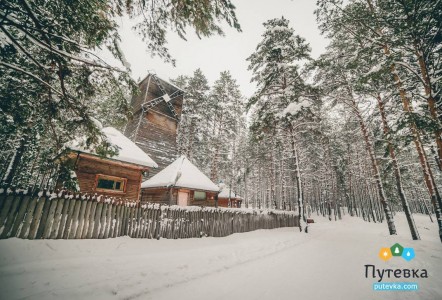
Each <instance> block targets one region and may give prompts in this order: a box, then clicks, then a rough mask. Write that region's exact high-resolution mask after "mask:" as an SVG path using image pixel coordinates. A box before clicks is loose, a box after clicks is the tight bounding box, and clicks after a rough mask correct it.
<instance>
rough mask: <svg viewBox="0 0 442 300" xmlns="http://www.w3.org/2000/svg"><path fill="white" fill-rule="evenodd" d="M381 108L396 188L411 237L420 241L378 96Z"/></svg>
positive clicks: (378, 96)
mask: <svg viewBox="0 0 442 300" xmlns="http://www.w3.org/2000/svg"><path fill="white" fill-rule="evenodd" d="M376 99H377V101H378V106H379V112H380V114H381V119H382V125H383V131H384V137H385V138H386V139H387V143H388V152H389V153H390V158H391V162H392V165H393V173H394V177H395V180H396V188H397V190H398V194H399V198H400V199H401V204H402V208H403V209H404V212H405V216H406V217H407V222H408V227H410V232H411V237H412V238H413V240H420V236H419V232H418V230H417V227H416V224H415V223H414V219H413V216H412V214H411V210H410V206H409V205H408V200H407V198H406V197H405V193H404V188H403V185H402V176H401V171H400V169H399V165H398V161H397V158H396V153H395V151H394V148H393V144H392V143H391V141H390V138H389V133H390V128H389V126H388V123H387V118H386V116H385V107H384V103H383V102H382V99H381V95H379V94H378V95H377V97H376Z"/></svg>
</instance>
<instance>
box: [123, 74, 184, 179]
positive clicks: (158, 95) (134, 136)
mask: <svg viewBox="0 0 442 300" xmlns="http://www.w3.org/2000/svg"><path fill="white" fill-rule="evenodd" d="M139 86H140V90H141V93H140V94H138V95H136V96H134V97H133V98H132V100H131V105H132V109H133V118H132V120H131V121H129V123H128V124H127V126H126V129H125V131H124V134H125V135H126V136H127V137H128V138H129V139H131V140H132V141H133V142H134V143H136V144H137V146H138V147H140V148H141V149H142V150H143V151H144V152H146V153H147V154H148V155H149V156H150V157H151V158H152V159H153V160H154V161H155V162H156V163H157V164H158V169H152V170H151V172H150V174H151V175H155V174H156V173H158V172H159V171H161V170H162V169H164V168H165V167H166V166H168V165H169V164H171V163H172V162H173V161H174V160H175V159H176V158H177V157H178V155H179V153H178V148H177V142H176V139H177V129H178V123H179V120H180V116H181V111H182V107H183V96H184V91H183V90H182V89H180V88H179V87H177V86H175V85H173V84H172V83H170V82H167V81H165V80H163V79H161V78H159V77H158V76H157V75H155V74H153V73H150V74H148V75H147V76H146V78H144V79H143V80H142V81H141V82H140V83H139Z"/></svg>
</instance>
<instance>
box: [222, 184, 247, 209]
mask: <svg viewBox="0 0 442 300" xmlns="http://www.w3.org/2000/svg"><path fill="white" fill-rule="evenodd" d="M241 204H242V198H241V197H240V196H238V195H236V193H234V192H233V191H232V190H231V189H230V188H229V187H227V186H225V187H223V188H222V189H221V192H220V193H219V194H218V206H220V207H237V208H240V207H241Z"/></svg>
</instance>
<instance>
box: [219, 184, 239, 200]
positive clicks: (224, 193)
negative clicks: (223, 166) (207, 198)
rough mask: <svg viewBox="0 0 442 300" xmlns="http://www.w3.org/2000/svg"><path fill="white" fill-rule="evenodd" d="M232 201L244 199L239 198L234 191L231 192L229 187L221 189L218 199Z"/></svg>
mask: <svg viewBox="0 0 442 300" xmlns="http://www.w3.org/2000/svg"><path fill="white" fill-rule="evenodd" d="M229 194H230V199H242V198H241V197H240V196H237V195H236V194H235V192H234V191H231V192H230V191H229V187H228V186H225V187H223V188H222V189H221V193H219V194H218V198H229Z"/></svg>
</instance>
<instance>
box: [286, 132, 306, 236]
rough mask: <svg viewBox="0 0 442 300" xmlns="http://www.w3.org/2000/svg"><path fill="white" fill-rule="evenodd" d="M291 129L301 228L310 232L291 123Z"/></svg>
mask: <svg viewBox="0 0 442 300" xmlns="http://www.w3.org/2000/svg"><path fill="white" fill-rule="evenodd" d="M289 129H290V138H291V139H290V141H291V144H292V151H293V157H294V159H295V182H296V188H297V201H298V213H299V230H300V231H301V232H302V231H303V230H305V232H306V233H307V232H308V228H307V220H306V218H305V211H304V199H303V198H302V182H301V172H300V167H301V166H300V161H299V155H298V150H297V148H296V144H295V137H294V134H295V133H294V130H293V126H292V125H291V126H290V127H289Z"/></svg>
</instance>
